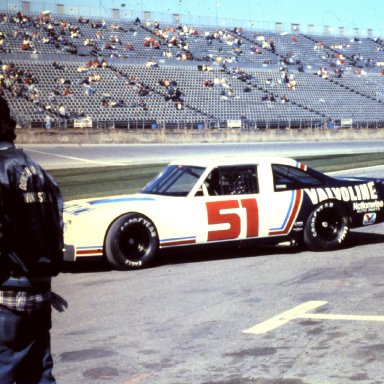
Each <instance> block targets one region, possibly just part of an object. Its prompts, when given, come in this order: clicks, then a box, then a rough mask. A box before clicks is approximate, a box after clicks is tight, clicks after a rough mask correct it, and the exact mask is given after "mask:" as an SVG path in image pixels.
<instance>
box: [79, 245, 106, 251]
mask: <svg viewBox="0 0 384 384" xmlns="http://www.w3.org/2000/svg"><path fill="white" fill-rule="evenodd" d="M76 248H77V249H89V250H91V249H102V248H103V246H102V245H91V246H89V247H76Z"/></svg>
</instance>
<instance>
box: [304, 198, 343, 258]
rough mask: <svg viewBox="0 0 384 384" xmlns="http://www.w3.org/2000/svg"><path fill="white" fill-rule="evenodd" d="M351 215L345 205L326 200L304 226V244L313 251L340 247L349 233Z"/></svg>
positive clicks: (312, 213)
mask: <svg viewBox="0 0 384 384" xmlns="http://www.w3.org/2000/svg"><path fill="white" fill-rule="evenodd" d="M349 229H350V228H349V217H348V212H347V210H346V208H345V207H344V205H343V204H342V203H340V202H338V201H326V202H323V203H321V204H320V205H319V206H317V207H316V209H314V210H313V211H312V212H311V214H310V215H309V217H308V220H307V222H306V224H305V228H304V244H305V246H306V247H307V248H309V249H311V250H313V251H326V250H332V249H337V248H340V247H341V246H342V245H343V244H344V243H345V241H346V240H347V238H348V235H349Z"/></svg>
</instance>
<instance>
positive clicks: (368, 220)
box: [363, 212, 376, 225]
mask: <svg viewBox="0 0 384 384" xmlns="http://www.w3.org/2000/svg"><path fill="white" fill-rule="evenodd" d="M375 222H376V213H374V212H373V213H366V214H365V215H364V217H363V225H371V224H374V223H375Z"/></svg>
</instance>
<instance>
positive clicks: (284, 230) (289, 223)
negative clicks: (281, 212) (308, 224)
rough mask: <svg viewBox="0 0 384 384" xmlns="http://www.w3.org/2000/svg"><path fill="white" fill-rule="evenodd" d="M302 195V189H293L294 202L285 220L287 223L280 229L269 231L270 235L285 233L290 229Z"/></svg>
mask: <svg viewBox="0 0 384 384" xmlns="http://www.w3.org/2000/svg"><path fill="white" fill-rule="evenodd" d="M302 196H303V190H302V189H298V190H297V191H295V202H294V203H293V208H292V211H291V214H290V216H289V219H288V221H287V224H286V225H285V228H284V229H282V230H281V231H276V232H270V233H269V234H270V235H285V234H287V233H288V232H289V231H290V230H291V228H292V225H293V222H294V221H295V220H296V217H297V214H298V212H299V209H300V207H301V199H302Z"/></svg>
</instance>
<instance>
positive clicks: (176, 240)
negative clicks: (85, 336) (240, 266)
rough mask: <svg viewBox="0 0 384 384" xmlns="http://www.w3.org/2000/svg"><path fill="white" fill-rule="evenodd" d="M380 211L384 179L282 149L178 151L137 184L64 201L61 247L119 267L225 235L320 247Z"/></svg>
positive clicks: (330, 245)
mask: <svg viewBox="0 0 384 384" xmlns="http://www.w3.org/2000/svg"><path fill="white" fill-rule="evenodd" d="M383 221H384V179H369V178H363V177H359V178H355V177H354V178H334V177H330V176H328V175H325V174H323V173H320V172H318V171H316V170H314V169H312V168H310V167H308V166H306V165H305V164H302V163H300V162H298V161H295V160H293V159H290V158H277V157H256V158H251V159H248V158H233V157H228V158H222V159H209V160H198V161H197V160H194V161H188V162H183V161H181V162H180V161H178V162H172V163H171V164H169V165H167V166H166V167H165V168H164V169H163V170H162V171H161V172H160V173H159V174H158V175H157V176H156V177H155V178H154V179H153V180H152V181H150V182H149V183H148V184H147V185H146V186H145V187H144V188H143V189H142V190H141V191H140V192H139V193H137V194H131V195H119V196H111V197H104V198H90V199H82V200H76V201H70V202H67V203H66V204H65V209H64V222H65V230H64V240H65V250H64V253H65V260H68V261H75V260H78V259H81V258H87V257H96V256H97V257H104V258H105V259H106V260H107V261H108V262H109V263H110V264H111V265H112V266H113V267H114V268H116V269H121V270H125V269H137V268H143V267H147V266H148V265H150V264H151V263H152V262H153V260H154V258H155V257H156V256H157V255H159V250H160V249H166V248H173V247H183V246H189V247H190V246H198V245H200V246H201V245H208V244H212V245H213V244H220V243H223V242H229V241H230V242H233V241H246V240H252V241H255V242H257V241H260V242H261V241H264V242H265V240H268V242H271V243H275V244H278V243H281V242H287V241H288V242H290V244H292V245H294V244H303V245H304V246H306V247H307V248H308V249H310V250H314V251H325V250H331V249H336V248H338V247H341V246H343V245H344V244H345V242H346V240H347V238H348V235H349V233H350V229H351V228H355V227H360V226H368V225H372V224H376V223H380V222H383Z"/></svg>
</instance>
